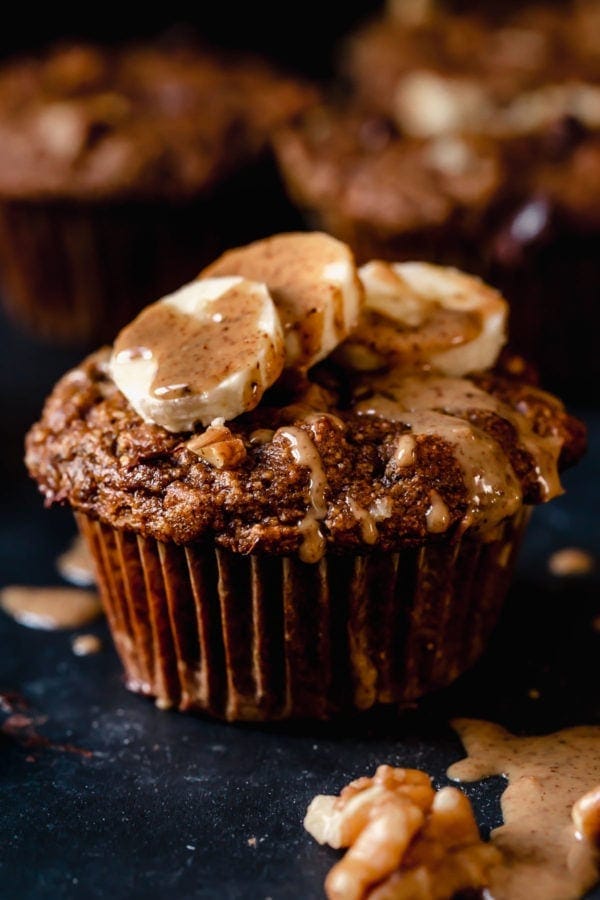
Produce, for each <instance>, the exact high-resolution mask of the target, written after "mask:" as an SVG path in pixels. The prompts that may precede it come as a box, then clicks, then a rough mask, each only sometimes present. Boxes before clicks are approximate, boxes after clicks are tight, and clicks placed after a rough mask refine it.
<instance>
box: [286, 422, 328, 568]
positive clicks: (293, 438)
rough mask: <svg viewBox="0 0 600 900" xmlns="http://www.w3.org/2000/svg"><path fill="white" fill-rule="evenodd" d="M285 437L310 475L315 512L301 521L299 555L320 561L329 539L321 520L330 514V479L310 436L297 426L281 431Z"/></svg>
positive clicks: (293, 454)
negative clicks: (328, 491) (326, 537)
mask: <svg viewBox="0 0 600 900" xmlns="http://www.w3.org/2000/svg"><path fill="white" fill-rule="evenodd" d="M277 435H281V437H283V438H285V440H286V441H288V443H289V444H290V447H291V453H292V456H293V458H294V460H295V461H296V462H297V463H298V465H300V466H306V468H307V469H308V470H309V472H310V482H309V492H310V503H311V506H312V510H310V511H309V512H307V514H306V515H305V516H304V518H303V519H302V520H301V521H300V522H299V525H298V527H299V529H300V532H301V534H302V543H301V545H300V550H299V556H300V559H301V560H302V561H303V562H306V563H314V562H318V561H319V560H320V559H321V558H322V556H323V554H324V552H325V538H324V536H323V533H322V531H321V529H320V527H319V524H318V523H319V521H320V520H321V519H324V518H325V516H326V515H327V501H326V499H325V491H326V490H327V476H326V475H325V472H324V470H323V463H322V462H321V456H320V454H319V451H318V450H317V448H316V447H315V444H314V441H312V440H311V438H310V437H309V436H308V434H307V433H306V432H305V431H303V430H302V428H298V427H296V426H295V425H288V426H286V427H284V428H279V429H278V430H277V431H276V432H275V437H276V436H277Z"/></svg>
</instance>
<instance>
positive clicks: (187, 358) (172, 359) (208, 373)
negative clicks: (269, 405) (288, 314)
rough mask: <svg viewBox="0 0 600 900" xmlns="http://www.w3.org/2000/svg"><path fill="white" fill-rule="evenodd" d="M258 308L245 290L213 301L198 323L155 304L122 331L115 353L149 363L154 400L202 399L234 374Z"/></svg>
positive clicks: (234, 290) (239, 288) (249, 341)
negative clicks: (198, 396) (193, 396)
mask: <svg viewBox="0 0 600 900" xmlns="http://www.w3.org/2000/svg"><path fill="white" fill-rule="evenodd" d="M258 302H259V301H258V300H257V299H256V298H255V297H253V295H252V294H251V293H250V292H249V291H248V290H247V288H246V287H245V286H244V285H236V286H234V287H232V288H230V289H229V290H228V291H226V293H224V294H222V295H221V296H220V297H217V298H216V299H215V300H213V301H212V303H211V307H210V309H211V315H210V316H203V317H202V319H198V318H196V317H195V316H192V315H187V314H186V313H183V312H181V311H180V310H178V309H177V308H175V307H174V306H172V305H170V304H168V303H158V304H156V303H155V304H153V305H152V306H149V307H148V308H147V309H146V310H144V312H143V313H141V315H139V316H138V317H137V319H135V320H134V321H133V322H132V323H131V324H130V325H128V326H127V327H126V328H124V329H123V331H122V332H121V334H120V335H119V337H118V338H117V340H116V342H115V353H117V354H119V355H120V354H124V355H126V356H127V355H128V356H129V358H131V359H135V358H137V357H140V356H141V357H143V358H144V359H148V360H153V361H154V363H155V372H154V377H153V380H152V383H151V386H150V392H151V394H152V395H153V396H155V397H159V398H161V399H163V400H172V399H180V398H182V397H185V396H187V395H189V394H200V393H203V392H204V393H205V392H207V391H209V390H211V389H212V388H213V387H214V386H215V385H216V384H217V383H218V382H219V381H221V380H223V379H224V378H226V377H227V376H228V375H229V374H230V373H231V372H232V371H233V370H234V369H235V366H236V363H237V361H238V360H239V358H240V355H241V354H243V352H244V351H245V349H247V348H248V346H249V345H251V344H252V342H253V337H252V335H253V333H254V331H255V327H256V317H257V305H258ZM225 334H226V338H227V340H223V337H224V335H225ZM247 399H248V400H249V401H250V400H251V399H252V398H251V397H248V398H247Z"/></svg>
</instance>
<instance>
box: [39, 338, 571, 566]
mask: <svg viewBox="0 0 600 900" xmlns="http://www.w3.org/2000/svg"><path fill="white" fill-rule="evenodd" d="M107 357H108V351H106V350H103V351H99V352H98V353H96V354H93V355H92V356H90V357H89V358H88V359H87V360H85V361H84V362H83V363H82V364H81V365H80V366H79V367H78V368H76V369H74V370H73V371H71V372H69V373H67V374H66V375H65V376H64V377H63V378H62V379H61V380H60V381H59V382H58V384H57V385H56V387H55V389H54V391H53V392H52V394H51V395H50V397H49V398H48V400H47V402H46V405H45V408H44V412H43V415H42V418H41V420H40V422H38V423H37V424H36V425H34V427H33V428H32V430H31V432H30V433H29V436H28V438H27V455H26V460H27V465H28V467H29V470H30V472H31V474H32V475H33V476H34V477H35V478H36V479H37V481H38V483H39V484H40V488H41V490H42V492H43V493H44V495H45V497H46V502H47V503H48V504H51V503H64V502H67V501H68V502H69V504H70V505H71V506H73V507H74V508H75V509H77V510H79V511H81V512H84V513H86V514H87V515H91V516H92V517H94V518H98V519H100V520H102V521H105V522H110V524H111V525H112V526H113V527H115V528H123V529H126V530H129V531H135V532H138V533H140V534H143V535H148V536H152V537H154V538H156V539H158V540H174V541H176V542H177V543H187V542H190V541H194V540H198V539H199V538H201V537H208V538H212V537H214V539H215V541H216V542H217V544H218V545H219V546H221V547H225V548H228V549H231V550H234V551H235V552H240V553H250V552H252V551H254V550H256V551H261V552H267V553H269V552H272V553H276V554H278V555H287V554H291V553H296V552H297V551H298V549H299V547H300V546H301V544H302V541H303V532H302V523H303V522H304V521H305V520H306V517H307V516H309V515H311V514H312V513H313V512H314V508H313V505H312V504H313V499H312V498H313V496H314V492H313V490H312V488H311V485H312V473H311V470H310V467H309V466H307V465H302V464H301V463H299V462H298V461H296V460H295V459H294V457H293V454H292V448H291V445H290V442H289V440H287V439H286V437H285V434H284V433H283V432H282V431H281V429H282V428H284V427H285V428H287V427H289V426H294V427H296V428H300V429H302V430H303V431H304V432H305V433H306V435H307V437H308V438H309V439H310V441H311V442H312V444H314V447H315V449H316V452H317V454H318V459H319V465H320V466H322V469H323V473H324V476H325V477H324V483H325V493H324V497H323V503H324V506H325V507H326V514H325V516H324V517H323V518H322V519H320V520H319V521H320V528H321V530H322V532H323V534H324V536H325V539H326V541H327V545H328V547H329V548H330V549H332V550H334V551H335V552H341V553H345V552H348V551H350V552H352V551H356V550H357V549H360V550H363V551H370V550H372V549H377V550H381V551H383V552H387V551H390V550H396V549H398V548H399V547H413V546H418V545H420V544H422V543H424V542H428V541H430V540H432V534H431V532H430V531H429V530H428V521H427V512H428V510H429V509H430V507H431V490H432V489H435V491H436V492H437V494H438V495H439V497H440V498H441V500H442V501H443V503H444V505H445V507H446V508H447V510H448V518H447V528H446V531H445V532H444V533H443V534H442V535H441V538H443V539H446V537H450V538H451V537H452V535H456V536H458V535H459V534H460V529H461V527H462V523H463V521H464V518H465V515H466V511H467V507H468V490H469V487H468V486H467V485H466V483H465V476H464V473H463V470H462V469H461V466H460V465H459V463H458V462H457V459H456V454H455V451H454V448H453V446H452V445H451V444H450V443H448V442H447V441H446V440H444V439H443V438H442V437H440V436H438V435H436V434H415V435H414V442H415V445H414V462H413V463H412V464H411V465H410V466H404V467H402V466H398V465H397V464H396V462H394V460H395V459H396V457H397V450H398V439H399V438H400V437H402V436H403V435H406V434H407V433H410V428H409V427H408V426H406V425H404V424H402V423H401V422H397V421H391V420H388V419H387V418H385V417H379V416H371V415H360V414H359V413H358V412H357V411H356V410H355V409H354V407H353V405H352V402H353V401H352V400H351V399H349V397H348V385H347V377H346V376H339V378H338V376H337V375H336V372H335V370H334V369H333V370H327V369H326V367H324V366H321V367H320V370H319V373H318V377H319V378H320V379H323V380H325V381H326V383H327V389H326V390H323V389H321V388H320V387H319V386H318V385H315V384H314V383H311V382H308V384H304V383H302V384H300V385H297V386H293V387H292V388H290V389H289V391H288V393H287V394H286V395H285V396H281V392H282V391H284V393H285V391H287V390H288V389H287V388H285V390H284V387H278V388H277V390H276V391H275V389H273V391H272V392H267V394H265V397H264V398H263V401H262V402H261V404H260V405H259V406H258V407H257V408H256V409H255V410H254V411H253V412H252V413H247V414H245V415H243V416H239V417H238V418H237V419H236V420H235V422H230V423H228V425H227V426H226V427H227V430H228V433H229V434H230V435H231V437H229V436H227V437H226V440H224V441H217V443H216V444H215V445H212V446H213V447H216V450H214V458H213V464H210V462H208V461H207V460H206V458H202V456H199V455H198V452H194V450H193V448H194V447H198V443H197V442H198V438H199V440H200V444H204V442H205V441H207V440H208V437H207V436H206V435H207V434H208V430H207V431H206V432H204V433H203V434H200V435H192V434H173V433H170V432H168V431H166V430H165V429H163V428H160V427H159V426H155V425H150V424H147V423H145V422H143V421H142V420H141V419H140V417H139V416H138V415H137V414H136V413H135V412H134V410H133V409H132V408H131V407H130V405H129V404H128V402H127V400H126V399H125V397H124V396H123V395H122V394H121V392H120V391H119V390H118V389H117V388H116V387H115V385H114V383H113V382H112V380H111V379H110V378H109V376H108V375H107V372H106V360H107ZM472 381H473V382H474V383H475V384H477V385H478V386H479V387H481V388H482V389H483V390H485V391H487V392H488V393H489V394H490V395H491V396H492V397H497V398H498V399H500V400H502V401H503V402H504V403H506V404H507V405H508V406H510V407H511V408H512V409H513V410H516V411H518V412H519V413H520V414H521V415H522V416H524V417H525V419H527V420H528V422H529V424H530V426H531V429H532V430H533V432H534V433H536V434H539V435H541V436H543V437H546V436H551V437H552V438H556V442H557V446H558V447H562V450H561V454H560V460H559V468H561V469H562V468H563V467H564V466H565V465H567V464H568V463H569V462H572V461H575V460H576V459H577V458H578V457H579V456H580V455H581V453H582V452H583V450H584V447H585V429H584V427H583V426H582V425H581V424H580V423H579V422H577V420H575V419H573V418H571V417H570V416H568V415H567V414H566V412H565V411H564V408H563V406H562V404H561V403H560V402H559V401H558V400H556V399H555V398H553V397H551V396H550V395H547V394H545V393H544V392H541V391H539V390H538V389H537V388H534V387H532V386H530V385H527V384H524V383H520V382H515V381H514V380H512V379H506V378H503V377H502V376H498V375H486V376H481V377H479V378H477V379H475V378H474V379H472ZM317 394H318V402H319V404H320V405H321V408H320V409H319V410H315V409H314V407H313V405H312V404H313V400H312V398H313V397H314V396H315V395H317ZM307 398H309V399H310V400H311V402H310V403H307ZM311 410H312V412H311ZM465 419H466V420H467V421H476V424H477V427H478V428H479V429H480V430H481V431H482V432H483V433H488V434H489V436H490V437H492V438H493V439H494V440H496V441H497V442H498V444H499V447H500V449H501V451H502V453H504V454H505V455H506V457H507V461H506V466H507V467H509V466H512V468H513V469H514V471H515V474H516V476H517V478H518V480H519V482H520V485H521V491H522V494H523V501H524V502H525V503H536V502H538V501H539V500H540V496H539V484H538V481H537V477H536V475H535V465H534V461H533V460H532V457H531V455H530V454H529V452H528V450H527V448H526V447H524V446H521V445H520V443H519V441H518V437H517V436H516V435H515V432H514V428H512V427H511V425H510V423H509V422H507V421H506V420H504V419H502V418H501V417H499V416H498V415H494V414H492V413H490V412H489V411H486V410H483V411H479V414H478V412H477V410H476V409H475V410H470V411H469V412H468V415H465ZM223 427H225V426H223ZM269 432H271V436H270V437H269ZM257 433H258V434H259V435H260V438H261V439H260V440H259V441H256V440H254V441H253V440H252V437H253V436H256V434H257ZM219 434H222V435H225V432H222V433H219ZM222 444H225V447H223V446H222ZM209 446H211V445H210V444H207V445H206V446H205V447H200V450H201V451H203V455H204V454H205V453H206V449H207V447H209ZM242 446H243V447H244V452H245V456H244V458H243V459H242V458H241V450H242ZM228 454H229V455H228ZM234 460H235V465H234V463H233V461H234ZM226 461H227V462H228V464H227V465H221V466H219V465H218V463H224V462H226ZM215 463H217V464H215ZM230 465H231V466H233V467H230ZM368 517H371V519H372V520H373V523H374V525H376V533H375V532H373V528H371V527H368V528H367V527H365V526H366V525H369V524H370V522H371V519H369V518H368ZM365 536H366V537H367V538H368V540H366V539H365ZM374 537H375V538H376V541H373V538H374ZM441 538H440V539H441Z"/></svg>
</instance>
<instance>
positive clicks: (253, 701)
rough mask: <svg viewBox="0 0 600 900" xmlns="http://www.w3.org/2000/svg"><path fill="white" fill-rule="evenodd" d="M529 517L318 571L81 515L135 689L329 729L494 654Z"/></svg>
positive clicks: (335, 560) (166, 701)
mask: <svg viewBox="0 0 600 900" xmlns="http://www.w3.org/2000/svg"><path fill="white" fill-rule="evenodd" d="M526 520H527V511H526V510H522V511H521V512H520V513H519V514H517V515H516V516H515V517H514V518H513V519H511V520H508V521H507V522H506V523H505V524H503V526H501V529H500V532H499V534H498V535H497V536H496V538H495V539H494V540H492V541H488V542H485V541H483V540H481V539H479V538H476V537H469V536H465V537H464V538H463V539H462V540H461V541H459V542H458V543H452V544H451V543H450V542H446V543H444V542H441V543H437V544H435V545H434V544H432V545H431V546H428V547H423V548H421V549H407V550H402V551H400V552H398V553H377V552H374V553H372V554H370V555H368V556H333V555H328V556H326V557H325V558H324V559H323V560H322V561H321V562H320V563H316V564H314V565H310V564H306V563H302V562H300V561H299V560H298V559H297V558H291V557H275V556H266V555H250V556H242V555H240V554H235V553H232V552H230V551H227V550H222V549H218V548H215V547H214V545H211V544H209V543H195V544H188V545H187V546H178V545H176V544H174V543H161V542H159V541H156V540H154V539H151V538H144V537H141V536H138V535H136V534H133V533H131V532H125V531H120V530H117V529H114V528H112V527H111V526H109V525H105V524H102V523H100V522H98V521H96V520H93V519H91V518H90V517H87V516H85V515H83V514H81V513H79V514H77V521H78V525H79V528H80V530H81V533H82V534H83V536H84V538H85V539H86V541H87V543H88V545H89V547H90V550H91V552H92V556H93V559H94V561H95V565H96V569H97V576H98V584H99V586H100V591H101V594H102V598H103V602H104V605H105V608H106V613H107V617H108V621H109V625H110V628H111V631H112V634H113V637H114V641H115V644H116V647H117V651H118V653H119V655H120V657H121V660H122V662H123V665H124V667H125V673H126V680H127V685H128V687H129V688H130V689H131V690H133V691H138V692H140V693H143V694H148V695H151V696H153V697H156V698H157V700H158V702H159V704H160V705H162V706H175V707H178V708H179V709H181V710H192V709H193V710H199V711H204V712H207V713H210V714H212V715H214V716H218V717H220V718H225V719H230V720H235V719H237V720H243V719H246V720H269V719H282V718H287V717H310V718H319V719H324V718H327V717H329V716H332V715H334V714H336V713H339V712H347V711H351V710H364V709H367V708H369V707H371V706H373V705H374V704H375V703H392V702H404V701H411V700H414V699H415V698H417V697H419V696H421V695H422V694H424V693H426V692H428V691H431V690H433V689H435V688H440V687H443V686H444V685H447V684H449V683H450V682H451V681H453V680H454V679H455V678H457V677H458V675H460V674H461V673H462V672H463V671H465V670H466V669H468V668H469V667H470V666H471V665H472V664H473V663H474V662H475V661H476V660H477V658H478V657H479V656H480V654H481V652H482V650H483V648H484V646H485V642H486V640H487V638H488V636H489V633H490V631H491V630H492V628H493V626H494V624H495V622H496V619H497V617H498V614H499V611H500V608H501V605H502V602H503V599H504V596H505V593H506V590H507V588H508V584H509V581H510V577H511V573H512V567H513V562H514V559H515V556H516V552H517V550H518V545H519V540H520V537H521V534H522V532H523V528H524V525H525V523H526Z"/></svg>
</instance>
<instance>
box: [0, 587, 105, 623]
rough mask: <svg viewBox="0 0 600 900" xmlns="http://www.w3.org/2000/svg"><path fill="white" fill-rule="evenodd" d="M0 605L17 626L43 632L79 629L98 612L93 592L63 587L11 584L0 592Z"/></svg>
mask: <svg viewBox="0 0 600 900" xmlns="http://www.w3.org/2000/svg"><path fill="white" fill-rule="evenodd" d="M0 606H1V607H2V609H3V610H4V612H6V613H8V615H9V616H12V617H13V619H15V620H16V621H17V622H19V623H20V624H21V625H27V626H28V627H29V628H41V629H44V630H47V631H53V630H55V629H62V628H65V629H66V628H81V627H82V626H83V625H87V624H88V623H89V622H92V621H93V620H94V619H97V618H98V616H99V615H100V614H101V612H102V607H101V605H100V600H99V598H98V595H97V594H96V593H95V591H84V590H81V589H80V588H67V587H42V588H38V587H25V586H23V585H11V586H10V587H5V588H4V589H3V590H2V591H1V592H0Z"/></svg>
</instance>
